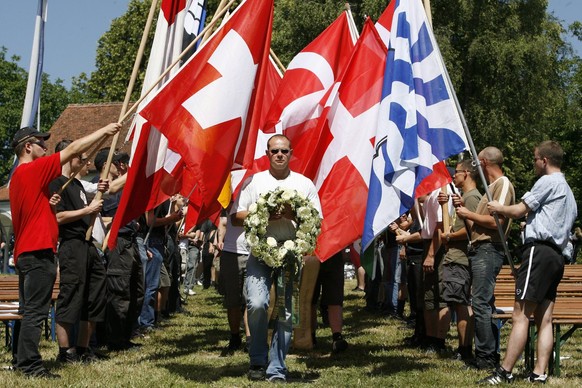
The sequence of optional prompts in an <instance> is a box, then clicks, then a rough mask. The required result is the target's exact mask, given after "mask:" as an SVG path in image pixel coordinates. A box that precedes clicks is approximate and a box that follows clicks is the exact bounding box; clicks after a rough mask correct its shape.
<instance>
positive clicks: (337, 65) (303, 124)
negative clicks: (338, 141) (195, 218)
mask: <svg viewBox="0 0 582 388" xmlns="http://www.w3.org/2000/svg"><path fill="white" fill-rule="evenodd" d="M353 48H354V39H353V38H352V36H351V34H350V30H349V26H348V14H347V12H343V13H342V14H341V15H340V16H339V17H338V18H337V19H336V20H335V21H334V22H333V23H332V24H331V25H330V26H329V27H328V28H327V29H325V30H324V31H323V32H322V33H321V34H320V35H319V36H318V37H317V38H315V40H313V42H311V43H310V44H309V45H307V47H305V48H304V49H303V50H302V51H301V52H300V53H299V54H297V55H296V56H295V57H294V58H293V60H292V61H291V62H290V63H289V66H288V68H287V71H286V72H285V75H284V76H283V80H282V81H281V84H280V86H279V89H278V90H277V93H276V95H275V96H274V99H273V103H272V104H271V105H270V109H269V111H268V113H267V115H266V119H265V121H264V124H263V125H262V126H261V128H260V130H259V131H258V134H257V135H256V140H255V142H254V143H252V142H251V143H249V144H256V146H255V147H252V148H251V147H249V148H248V150H249V151H250V152H247V153H246V155H245V160H244V167H245V168H247V169H248V170H247V171H246V174H245V177H246V176H249V175H252V174H254V173H256V172H259V171H263V170H266V169H268V168H269V160H268V159H267V157H266V156H265V150H266V149H267V140H268V139H269V138H270V137H271V136H272V135H274V134H275V133H283V134H285V135H286V136H287V137H289V139H290V140H291V144H292V145H293V159H292V160H291V162H290V167H291V169H292V170H293V171H296V172H299V173H302V174H304V175H306V176H308V177H310V178H313V177H314V175H315V171H316V170H317V165H318V164H319V160H320V159H321V155H319V156H318V153H317V148H316V147H317V145H318V144H320V140H319V138H320V136H321V134H320V133H317V132H316V131H314V129H315V127H316V125H317V119H318V118H319V116H320V114H321V112H322V111H323V108H324V106H323V104H324V103H325V100H326V95H327V94H328V93H329V91H330V90H331V88H332V86H333V85H334V82H335V81H336V79H337V78H338V77H339V75H340V74H341V72H342V71H343V69H344V68H345V67H346V65H347V63H348V61H349V58H350V55H351V53H352V51H353ZM314 166H315V167H314ZM243 180H244V178H243V179H241V180H240V181H237V182H234V184H233V186H234V187H235V195H236V193H237V192H238V190H239V189H240V182H242V181H243Z"/></svg>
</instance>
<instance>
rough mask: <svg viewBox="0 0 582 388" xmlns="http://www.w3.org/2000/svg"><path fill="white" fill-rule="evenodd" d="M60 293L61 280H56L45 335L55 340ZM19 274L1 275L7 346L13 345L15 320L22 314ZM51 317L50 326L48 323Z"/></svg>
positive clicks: (2, 318)
mask: <svg viewBox="0 0 582 388" xmlns="http://www.w3.org/2000/svg"><path fill="white" fill-rule="evenodd" d="M58 295H59V280H58V278H57V280H56V281H55V285H54V286H53V292H52V296H51V299H52V301H51V307H50V310H49V312H48V316H47V320H46V321H45V337H46V338H47V339H48V338H49V336H50V337H51V339H52V340H53V341H55V340H56V336H55V301H56V300H57V296H58ZM18 299H19V295H18V276H17V275H2V276H0V321H2V322H3V323H4V326H5V335H6V347H8V348H10V347H11V346H12V334H13V329H14V322H15V321H18V320H21V319H22V316H21V315H20V314H19V312H18V310H19V309H18V307H19V306H18ZM48 319H50V321H51V322H50V326H49V325H48Z"/></svg>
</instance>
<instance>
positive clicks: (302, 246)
mask: <svg viewBox="0 0 582 388" xmlns="http://www.w3.org/2000/svg"><path fill="white" fill-rule="evenodd" d="M296 243H297V249H298V250H299V251H300V252H302V253H307V252H308V250H309V244H308V243H307V241H305V240H301V239H298V240H297V241H296Z"/></svg>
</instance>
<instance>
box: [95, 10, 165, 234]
mask: <svg viewBox="0 0 582 388" xmlns="http://www.w3.org/2000/svg"><path fill="white" fill-rule="evenodd" d="M157 5H158V1H157V0H156V1H152V5H151V7H150V11H149V14H148V18H147V21H146V25H145V27H144V29H143V33H142V35H141V42H140V44H139V49H138V51H137V55H136V57H135V62H134V63H133V70H132V72H131V77H130V79H129V84H128V86H127V90H126V91H125V99H124V100H123V105H122V106H121V112H119V122H123V121H125V116H126V111H127V107H128V106H129V101H130V98H131V93H132V92H133V88H134V86H135V80H136V79H137V75H138V73H139V66H140V65H141V60H142V58H143V53H144V51H145V46H146V43H147V41H148V36H149V31H150V29H151V27H152V22H153V20H154V16H155V14H156V9H157ZM118 139H119V132H117V133H116V134H115V135H113V139H112V140H111V146H110V148H109V154H108V155H107V162H106V163H105V168H104V169H103V171H102V173H101V179H107V176H108V175H109V170H110V169H111V161H112V160H113V154H114V152H115V147H117V141H118ZM102 197H103V193H102V192H100V191H97V193H96V194H95V199H96V200H98V201H99V200H100V199H101V198H102ZM96 218H97V214H96V213H95V214H93V215H92V216H91V222H90V223H89V229H87V234H86V235H85V240H87V241H89V240H91V235H92V234H93V224H94V223H95V219H96Z"/></svg>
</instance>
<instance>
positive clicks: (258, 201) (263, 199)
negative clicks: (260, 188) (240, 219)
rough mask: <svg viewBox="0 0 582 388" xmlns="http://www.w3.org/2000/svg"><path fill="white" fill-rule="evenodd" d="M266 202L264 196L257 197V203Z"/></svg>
mask: <svg viewBox="0 0 582 388" xmlns="http://www.w3.org/2000/svg"><path fill="white" fill-rule="evenodd" d="M266 203H267V201H265V198H263V197H259V199H257V204H258V205H264V204H266Z"/></svg>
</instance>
